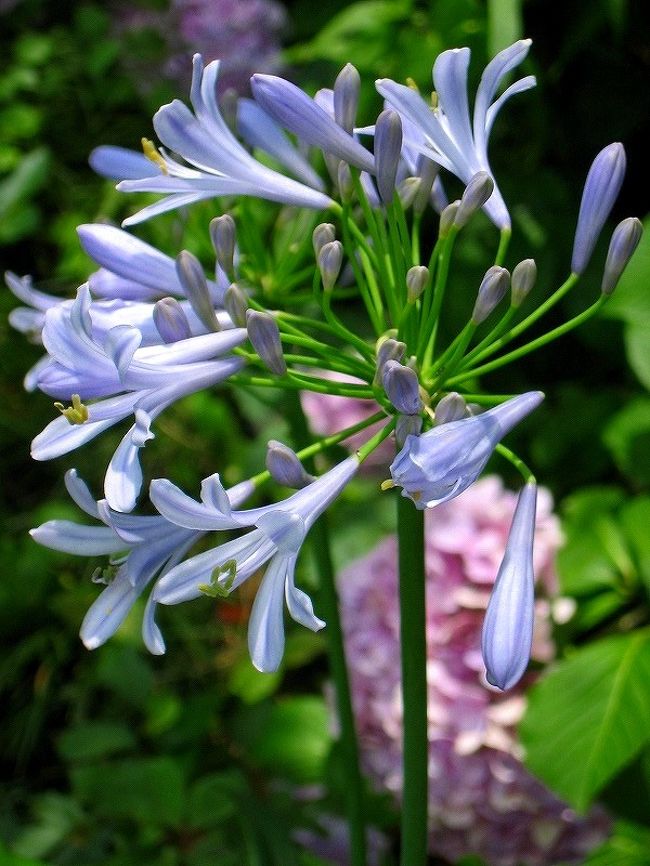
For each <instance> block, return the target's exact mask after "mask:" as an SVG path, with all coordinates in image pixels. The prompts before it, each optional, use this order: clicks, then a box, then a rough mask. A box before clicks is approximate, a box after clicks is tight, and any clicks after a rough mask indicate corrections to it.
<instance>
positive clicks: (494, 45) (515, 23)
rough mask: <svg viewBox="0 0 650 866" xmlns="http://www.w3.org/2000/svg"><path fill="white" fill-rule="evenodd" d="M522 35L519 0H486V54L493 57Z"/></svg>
mask: <svg viewBox="0 0 650 866" xmlns="http://www.w3.org/2000/svg"><path fill="white" fill-rule="evenodd" d="M522 36H523V21H522V16H521V0H488V34H487V37H488V39H487V41H488V54H489V56H490V57H493V56H494V55H495V54H497V52H499V51H501V50H502V49H504V48H507V46H508V45H512V43H513V42H516V41H517V40H518V39H521V37H522Z"/></svg>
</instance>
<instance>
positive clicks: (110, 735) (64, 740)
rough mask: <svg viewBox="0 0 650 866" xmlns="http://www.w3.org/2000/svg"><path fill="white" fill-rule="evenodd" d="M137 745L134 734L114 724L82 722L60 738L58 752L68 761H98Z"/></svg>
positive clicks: (124, 727)
mask: <svg viewBox="0 0 650 866" xmlns="http://www.w3.org/2000/svg"><path fill="white" fill-rule="evenodd" d="M135 744H136V741H135V737H134V736H133V734H132V732H131V731H130V730H129V729H128V728H127V727H126V726H125V725H120V724H117V723H113V722H82V723H81V724H78V725H75V726H74V727H73V728H68V729H67V730H66V731H64V732H63V733H62V734H61V736H60V737H59V740H58V743H57V750H58V752H59V754H60V755H61V757H62V758H63V759H64V760H66V761H96V760H97V759H98V758H104V757H107V756H108V755H114V754H115V753H117V752H125V751H128V750H129V749H132V748H133V747H134V746H135Z"/></svg>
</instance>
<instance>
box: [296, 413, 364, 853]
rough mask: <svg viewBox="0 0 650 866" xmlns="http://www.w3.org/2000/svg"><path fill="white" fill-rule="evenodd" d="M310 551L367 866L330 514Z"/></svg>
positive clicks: (352, 809) (315, 531)
mask: <svg viewBox="0 0 650 866" xmlns="http://www.w3.org/2000/svg"><path fill="white" fill-rule="evenodd" d="M290 402H291V403H292V405H291V410H290V412H289V423H290V425H291V428H292V432H293V436H294V439H295V444H296V445H297V446H301V445H306V444H307V443H308V442H309V440H310V438H311V437H310V434H309V430H308V428H307V422H306V420H305V416H304V414H303V411H302V407H301V406H300V401H299V400H298V398H297V397H296V399H295V400H294V401H290ZM310 462H311V461H306V468H307V469H308V471H313V469H314V467H313V464H312V465H311V466H310V465H309V463H310ZM310 538H311V548H312V551H313V554H314V560H315V563H316V570H317V572H318V576H319V578H320V594H319V601H320V609H321V611H322V613H323V616H324V618H325V621H326V622H327V632H326V635H327V649H328V655H329V664H330V671H331V674H332V679H333V680H334V689H335V692H336V706H337V709H338V716H339V724H340V731H341V733H340V747H341V755H342V758H343V765H344V768H345V773H346V782H347V784H346V788H345V799H346V810H347V817H348V824H349V828H350V866H367V863H366V828H365V818H364V808H363V802H364V794H363V779H362V776H361V770H360V768H359V747H358V744H357V734H356V730H355V727H354V713H353V711H352V699H351V696H350V681H349V678H348V669H347V663H346V659H345V644H344V642H343V631H342V629H341V619H340V616H339V605H338V597H337V593H336V583H335V580H334V568H333V565H332V557H331V554H330V539H329V527H328V523H327V514H323V515H321V517H320V518H319V519H318V520H317V521H316V523H315V524H314V526H313V528H312V530H311V533H310Z"/></svg>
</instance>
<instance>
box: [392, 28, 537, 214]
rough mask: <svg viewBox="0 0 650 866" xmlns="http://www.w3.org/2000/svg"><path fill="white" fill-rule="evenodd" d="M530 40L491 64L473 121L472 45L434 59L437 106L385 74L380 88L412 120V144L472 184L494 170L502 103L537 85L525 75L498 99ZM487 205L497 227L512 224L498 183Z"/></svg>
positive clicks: (479, 89) (522, 58)
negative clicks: (492, 142)
mask: <svg viewBox="0 0 650 866" xmlns="http://www.w3.org/2000/svg"><path fill="white" fill-rule="evenodd" d="M530 45H531V40H530V39H521V40H520V41H519V42H515V43H514V44H513V45H510V46H509V47H508V48H505V49H504V50H503V51H500V52H499V53H498V54H497V55H496V57H494V58H493V59H492V60H491V61H490V63H488V65H487V66H486V67H485V71H484V72H483V76H482V77H481V82H480V84H479V87H478V90H477V93H476V100H475V102H474V116H473V120H470V110H469V103H468V98H467V70H468V66H469V59H470V50H469V48H455V49H452V50H450V51H443V52H442V53H441V54H439V55H438V57H437V58H436V62H435V64H434V67H433V85H434V87H435V91H436V94H437V98H438V106H437V107H436V108H434V109H432V107H431V106H430V105H429V104H427V103H426V102H425V100H424V99H423V98H422V97H421V96H420V95H419V94H418V93H417V92H416V91H415V90H413V89H412V88H411V87H407V86H405V85H402V84H397V83H396V82H394V81H391V80H389V79H387V78H382V79H380V80H379V81H377V90H378V91H379V93H380V94H381V95H382V96H383V97H384V98H385V99H386V100H387V102H389V103H390V105H391V106H392V107H393V108H395V109H396V110H397V111H398V112H399V113H400V114H401V115H403V116H404V117H405V118H406V119H407V120H409V121H410V122H411V124H412V125H411V126H410V127H407V128H405V137H407V136H408V135H409V131H410V130H412V132H411V136H412V138H411V141H410V142H409V143H410V144H411V146H412V147H414V148H416V149H417V150H418V151H419V152H420V153H422V154H424V156H427V157H429V158H430V159H432V160H434V161H435V162H437V163H438V164H439V165H441V166H442V167H443V168H445V169H447V171H450V172H452V174H455V175H456V177H458V178H460V180H462V181H463V182H464V183H465V184H468V183H469V182H470V181H471V179H472V178H473V177H474V175H476V174H477V173H478V172H482V171H483V172H487V173H488V174H489V175H490V176H491V175H492V172H491V170H490V165H489V162H488V155H487V143H488V139H489V137H490V132H491V131H492V125H493V123H494V120H495V118H496V116H497V114H498V112H499V110H500V109H501V107H502V106H503V104H504V103H505V102H506V101H507V100H508V99H509V98H510V97H511V96H513V95H514V94H515V93H521V92H522V91H523V90H528V89H529V88H530V87H533V86H534V85H535V78H534V77H533V76H527V77H525V78H521V79H519V80H518V81H516V82H515V83H514V84H511V85H510V86H509V87H508V88H507V89H506V90H505V91H504V92H503V93H502V94H501V96H499V97H498V98H497V99H495V98H494V97H495V96H496V93H497V90H498V88H499V84H500V83H501V81H502V80H503V79H504V77H505V76H506V75H507V74H508V73H509V72H511V71H512V70H513V69H514V68H515V67H516V66H518V65H519V64H520V63H521V62H522V61H523V60H524V58H525V57H526V55H527V54H528V49H529V48H530ZM484 209H485V212H486V214H487V215H488V216H489V217H490V219H491V220H492V221H493V222H494V223H495V225H497V227H498V228H501V229H507V228H509V227H510V215H509V214H508V209H507V207H506V204H505V202H504V200H503V198H502V196H501V193H500V191H499V188H498V187H497V186H496V185H495V187H494V191H493V192H492V194H491V196H490V197H489V199H488V200H487V202H486V204H485V205H484Z"/></svg>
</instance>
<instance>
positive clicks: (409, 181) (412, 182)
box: [397, 177, 421, 210]
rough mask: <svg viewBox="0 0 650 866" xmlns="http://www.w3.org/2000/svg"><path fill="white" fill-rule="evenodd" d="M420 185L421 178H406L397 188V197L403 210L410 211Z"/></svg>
mask: <svg viewBox="0 0 650 866" xmlns="http://www.w3.org/2000/svg"><path fill="white" fill-rule="evenodd" d="M420 183H421V181H420V178H419V177H406V178H404V180H403V181H402V182H401V183H400V184H399V186H398V187H397V195H398V196H399V200H400V204H401V205H402V208H403V210H408V209H409V208H410V207H411V205H412V204H413V202H414V201H415V197H416V195H417V194H418V190H419V189H420Z"/></svg>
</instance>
